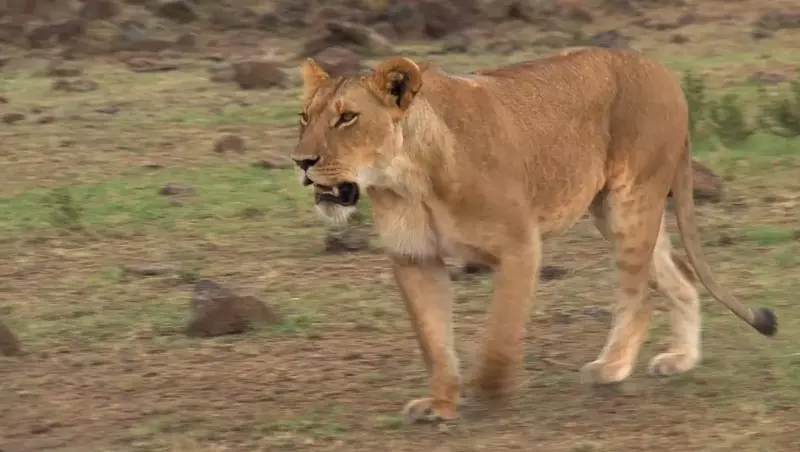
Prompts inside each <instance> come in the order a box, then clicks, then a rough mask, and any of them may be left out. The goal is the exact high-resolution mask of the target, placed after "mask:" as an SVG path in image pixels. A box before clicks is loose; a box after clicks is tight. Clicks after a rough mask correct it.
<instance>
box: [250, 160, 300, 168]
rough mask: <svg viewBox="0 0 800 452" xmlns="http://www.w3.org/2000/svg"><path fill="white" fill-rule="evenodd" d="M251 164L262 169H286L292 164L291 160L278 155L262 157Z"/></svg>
mask: <svg viewBox="0 0 800 452" xmlns="http://www.w3.org/2000/svg"><path fill="white" fill-rule="evenodd" d="M253 166H255V167H257V168H264V169H287V168H291V167H292V166H294V165H293V164H292V162H290V161H289V160H288V159H285V158H279V157H264V158H262V159H261V160H259V161H257V162H255V163H253Z"/></svg>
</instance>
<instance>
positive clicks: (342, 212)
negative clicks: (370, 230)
mask: <svg viewBox="0 0 800 452" xmlns="http://www.w3.org/2000/svg"><path fill="white" fill-rule="evenodd" d="M316 210H317V214H319V216H320V217H322V219H324V220H325V221H327V222H329V223H333V224H344V223H347V220H348V219H349V218H350V216H351V215H353V213H355V211H356V207H355V206H343V205H340V204H336V203H332V202H325V201H323V202H318V203H317V204H316Z"/></svg>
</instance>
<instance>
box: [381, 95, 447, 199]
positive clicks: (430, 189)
mask: <svg viewBox="0 0 800 452" xmlns="http://www.w3.org/2000/svg"><path fill="white" fill-rule="evenodd" d="M393 139H394V142H393V143H391V146H393V147H394V148H395V149H397V150H398V151H396V152H394V153H393V155H392V157H391V158H390V160H389V162H388V164H387V165H386V167H385V170H384V174H385V178H384V180H385V183H383V184H380V185H382V187H381V188H384V189H389V190H391V191H393V192H395V194H396V195H398V196H400V197H402V198H407V199H409V200H410V201H423V202H424V201H425V200H426V199H429V198H431V197H436V196H437V195H441V189H442V187H445V186H447V185H448V181H449V180H450V179H451V177H450V175H451V174H452V173H453V170H454V168H453V147H454V146H453V142H454V140H453V133H452V131H451V130H450V129H449V128H448V127H447V125H446V124H445V123H444V121H443V120H442V119H441V117H440V116H439V114H438V113H437V112H436V111H435V110H434V108H433V107H432V106H431V103H430V102H429V99H427V98H426V97H425V96H423V95H422V94H421V93H420V95H418V96H417V98H416V99H414V102H413V103H412V104H411V106H410V107H409V109H408V111H407V112H406V115H405V117H404V118H403V119H402V120H401V121H400V127H399V128H398V129H397V131H396V135H395V137H394V138H393Z"/></svg>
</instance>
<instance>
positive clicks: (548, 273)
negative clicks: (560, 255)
mask: <svg viewBox="0 0 800 452" xmlns="http://www.w3.org/2000/svg"><path fill="white" fill-rule="evenodd" d="M567 273H568V272H567V269H565V268H562V267H556V266H554V265H545V266H543V267H542V268H541V270H539V279H540V280H541V281H553V280H556V279H564V277H565V276H567Z"/></svg>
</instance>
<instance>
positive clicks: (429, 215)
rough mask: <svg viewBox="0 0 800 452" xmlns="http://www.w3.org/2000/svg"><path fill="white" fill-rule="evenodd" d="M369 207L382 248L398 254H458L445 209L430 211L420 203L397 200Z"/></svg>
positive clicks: (458, 243)
mask: <svg viewBox="0 0 800 452" xmlns="http://www.w3.org/2000/svg"><path fill="white" fill-rule="evenodd" d="M376 207H377V206H374V207H373V221H374V223H375V228H376V230H377V232H378V235H379V236H380V239H381V243H382V245H383V247H384V248H385V249H386V251H388V252H390V253H393V254H398V255H402V256H409V257H415V258H428V257H434V256H453V257H462V255H463V254H464V253H465V249H464V247H463V246H461V242H462V241H461V240H460V239H459V237H460V235H459V233H458V231H457V230H456V229H455V228H454V227H453V221H452V219H451V218H450V217H449V215H448V214H447V213H446V212H436V213H434V212H433V211H431V209H429V208H426V207H425V206H424V205H423V204H421V203H419V204H412V203H405V202H398V203H396V204H393V205H392V206H380V207H377V208H376Z"/></svg>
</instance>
